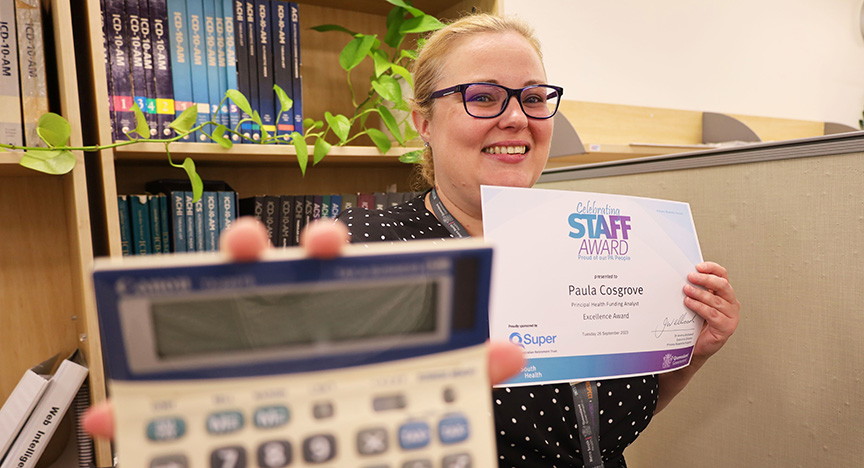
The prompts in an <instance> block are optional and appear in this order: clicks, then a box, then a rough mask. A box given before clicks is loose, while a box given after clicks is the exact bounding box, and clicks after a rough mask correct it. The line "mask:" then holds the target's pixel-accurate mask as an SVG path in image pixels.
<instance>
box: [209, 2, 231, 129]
mask: <svg viewBox="0 0 864 468" xmlns="http://www.w3.org/2000/svg"><path fill="white" fill-rule="evenodd" d="M213 2H215V6H216V18H215V19H216V65H217V66H218V69H219V102H223V100H224V103H223V104H222V108H221V109H219V122H220V123H222V125H225V126H226V127H229V126H230V125H231V118H230V115H229V114H228V100H227V99H225V93H226V92H227V91H228V73H227V71H226V69H227V68H228V63H227V61H228V55H227V53H226V51H225V8H224V6H225V2H224V0H213Z"/></svg>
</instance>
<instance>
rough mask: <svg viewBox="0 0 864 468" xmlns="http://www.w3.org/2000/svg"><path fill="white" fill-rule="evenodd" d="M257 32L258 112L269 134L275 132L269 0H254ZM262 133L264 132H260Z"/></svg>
mask: <svg viewBox="0 0 864 468" xmlns="http://www.w3.org/2000/svg"><path fill="white" fill-rule="evenodd" d="M255 10H256V11H255V15H256V16H255V18H256V20H257V25H256V30H257V32H258V36H257V38H258V43H257V44H256V48H257V52H258V113H259V115H260V116H261V123H262V124H263V125H264V130H266V131H267V132H268V133H269V134H270V135H273V134H274V133H276V116H275V114H274V112H275V110H276V103H275V102H274V98H275V95H274V93H273V47H272V45H271V43H270V41H271V29H272V28H271V24H270V0H255ZM261 133H262V135H263V134H264V132H263V131H262V132H261Z"/></svg>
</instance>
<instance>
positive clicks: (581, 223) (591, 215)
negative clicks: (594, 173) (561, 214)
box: [567, 200, 633, 260]
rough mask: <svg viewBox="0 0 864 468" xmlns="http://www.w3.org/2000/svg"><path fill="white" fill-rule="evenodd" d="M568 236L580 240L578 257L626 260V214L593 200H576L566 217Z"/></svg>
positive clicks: (628, 237) (628, 236) (627, 222)
mask: <svg viewBox="0 0 864 468" xmlns="http://www.w3.org/2000/svg"><path fill="white" fill-rule="evenodd" d="M567 223H568V224H569V225H570V233H569V234H568V235H569V236H570V238H572V239H577V240H579V241H580V244H579V252H578V256H579V257H578V258H579V260H630V257H629V256H628V255H627V254H628V253H630V244H629V243H628V242H627V241H628V240H629V239H630V231H632V230H633V227H632V226H631V224H630V216H624V215H622V214H621V209H619V208H615V207H612V206H610V205H609V204H605V205H602V206H601V205H599V204H598V203H597V201H596V200H589V201H587V202H584V203H583V202H579V203H577V204H576V211H575V212H573V213H570V215H568V217H567Z"/></svg>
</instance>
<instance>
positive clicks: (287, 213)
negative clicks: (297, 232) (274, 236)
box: [276, 195, 295, 247]
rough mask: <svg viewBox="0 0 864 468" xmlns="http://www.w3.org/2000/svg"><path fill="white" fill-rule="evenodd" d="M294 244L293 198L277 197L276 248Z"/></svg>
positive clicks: (289, 196)
mask: <svg viewBox="0 0 864 468" xmlns="http://www.w3.org/2000/svg"><path fill="white" fill-rule="evenodd" d="M292 245H295V244H294V197H293V196H291V195H282V196H280V197H279V235H278V243H277V244H276V247H290V246H292Z"/></svg>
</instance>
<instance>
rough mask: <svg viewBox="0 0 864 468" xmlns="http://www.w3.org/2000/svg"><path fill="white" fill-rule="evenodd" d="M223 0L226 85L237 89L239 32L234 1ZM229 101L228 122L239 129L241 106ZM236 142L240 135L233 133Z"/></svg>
mask: <svg viewBox="0 0 864 468" xmlns="http://www.w3.org/2000/svg"><path fill="white" fill-rule="evenodd" d="M220 1H221V2H222V16H223V18H224V21H225V87H226V89H234V90H236V89H237V43H236V37H237V32H236V31H235V30H234V14H233V13H234V1H233V0H220ZM226 102H227V103H228V124H229V126H230V127H231V129H232V130H235V131H236V130H238V128H237V125H238V124H239V123H240V108H239V107H237V104H234V101H232V100H230V99H229V100H227V101H226ZM231 140H233V141H234V142H237V141H240V137H239V136H238V135H234V134H232V135H231Z"/></svg>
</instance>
